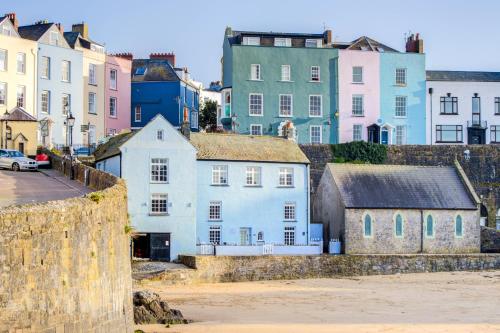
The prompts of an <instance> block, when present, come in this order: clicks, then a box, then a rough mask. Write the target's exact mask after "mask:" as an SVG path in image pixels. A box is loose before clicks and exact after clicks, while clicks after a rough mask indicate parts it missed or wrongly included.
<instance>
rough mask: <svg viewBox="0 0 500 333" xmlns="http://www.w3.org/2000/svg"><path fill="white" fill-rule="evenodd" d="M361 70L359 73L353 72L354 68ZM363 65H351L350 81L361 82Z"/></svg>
mask: <svg viewBox="0 0 500 333" xmlns="http://www.w3.org/2000/svg"><path fill="white" fill-rule="evenodd" d="M357 69H359V70H361V73H354V71H355V70H357ZM363 74H364V73H363V67H362V66H353V67H352V83H356V84H360V83H363V79H364V78H363Z"/></svg>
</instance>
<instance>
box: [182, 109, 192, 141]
mask: <svg viewBox="0 0 500 333" xmlns="http://www.w3.org/2000/svg"><path fill="white" fill-rule="evenodd" d="M181 134H182V135H184V136H185V137H186V139H188V140H189V139H190V138H191V128H190V125H189V112H188V108H184V119H183V121H182V124H181Z"/></svg>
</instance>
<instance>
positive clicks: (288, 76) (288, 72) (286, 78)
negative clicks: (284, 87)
mask: <svg viewBox="0 0 500 333" xmlns="http://www.w3.org/2000/svg"><path fill="white" fill-rule="evenodd" d="M291 80H292V66H290V65H281V81H282V82H291Z"/></svg>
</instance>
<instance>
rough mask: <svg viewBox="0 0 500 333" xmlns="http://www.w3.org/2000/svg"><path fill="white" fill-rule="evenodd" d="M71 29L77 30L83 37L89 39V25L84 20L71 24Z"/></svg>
mask: <svg viewBox="0 0 500 333" xmlns="http://www.w3.org/2000/svg"><path fill="white" fill-rule="evenodd" d="M71 31H73V32H79V33H80V35H82V37H83V38H85V39H89V26H88V24H87V23H85V22H82V23H78V24H73V26H72V27H71Z"/></svg>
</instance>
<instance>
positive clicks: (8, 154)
mask: <svg viewBox="0 0 500 333" xmlns="http://www.w3.org/2000/svg"><path fill="white" fill-rule="evenodd" d="M0 168H7V169H12V170H13V171H20V170H38V164H37V163H36V161H35V160H33V159H31V158H27V157H26V156H24V154H23V153H21V152H20V151H17V150H13V149H0Z"/></svg>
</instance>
